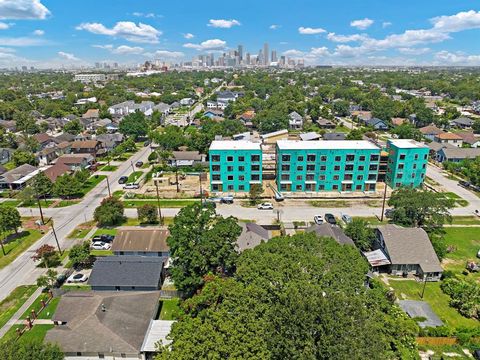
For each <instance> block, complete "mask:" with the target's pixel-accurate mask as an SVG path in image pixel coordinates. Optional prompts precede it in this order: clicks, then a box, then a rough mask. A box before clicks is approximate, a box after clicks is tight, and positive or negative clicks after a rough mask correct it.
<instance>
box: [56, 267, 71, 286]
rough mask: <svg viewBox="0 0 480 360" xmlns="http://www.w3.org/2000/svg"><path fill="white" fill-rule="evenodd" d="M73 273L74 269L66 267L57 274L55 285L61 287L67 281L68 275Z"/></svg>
mask: <svg viewBox="0 0 480 360" xmlns="http://www.w3.org/2000/svg"><path fill="white" fill-rule="evenodd" d="M72 273H73V269H72V268H70V269H66V270H65V271H64V272H63V273H61V274H59V275H58V276H57V279H56V281H55V285H54V286H55V287H56V288H59V287H61V286H62V285H63V284H64V283H65V281H67V279H68V277H69V276H70V275H72Z"/></svg>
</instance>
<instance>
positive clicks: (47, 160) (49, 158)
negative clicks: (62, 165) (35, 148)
mask: <svg viewBox="0 0 480 360" xmlns="http://www.w3.org/2000/svg"><path fill="white" fill-rule="evenodd" d="M36 157H37V161H38V165H39V166H45V165H49V164H51V163H52V162H53V161H54V160H55V159H56V158H57V157H58V155H57V149H56V147H46V148H44V149H43V150H40V151H39V152H38V153H37V154H36Z"/></svg>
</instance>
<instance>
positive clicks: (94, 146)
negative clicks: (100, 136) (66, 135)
mask: <svg viewBox="0 0 480 360" xmlns="http://www.w3.org/2000/svg"><path fill="white" fill-rule="evenodd" d="M71 148H72V153H73V154H90V155H92V156H93V157H97V156H98V155H100V153H101V152H100V150H101V149H102V143H101V142H100V141H98V140H84V141H74V142H73V143H72V147H71Z"/></svg>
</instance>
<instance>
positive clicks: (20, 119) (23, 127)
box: [13, 111, 39, 134]
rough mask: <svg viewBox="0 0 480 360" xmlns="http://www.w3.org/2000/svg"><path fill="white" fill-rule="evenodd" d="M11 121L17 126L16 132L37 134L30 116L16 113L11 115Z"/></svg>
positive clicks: (22, 112)
mask: <svg viewBox="0 0 480 360" xmlns="http://www.w3.org/2000/svg"><path fill="white" fill-rule="evenodd" d="M13 120H14V121H15V123H16V125H17V130H19V131H22V132H24V133H27V134H36V133H38V130H39V129H38V126H37V124H35V119H34V118H33V116H32V115H31V114H29V113H28V112H25V111H16V112H15V113H14V114H13Z"/></svg>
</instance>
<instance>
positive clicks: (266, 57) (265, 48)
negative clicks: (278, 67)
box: [263, 43, 270, 66]
mask: <svg viewBox="0 0 480 360" xmlns="http://www.w3.org/2000/svg"><path fill="white" fill-rule="evenodd" d="M269 55H270V52H269V51H268V43H265V44H263V65H265V66H268V65H270V60H269Z"/></svg>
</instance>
